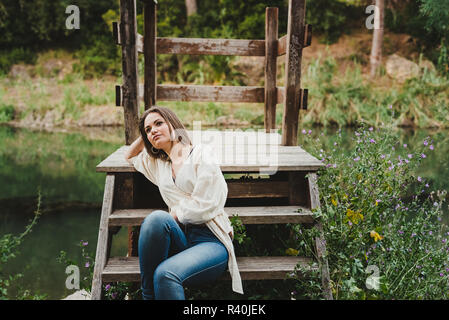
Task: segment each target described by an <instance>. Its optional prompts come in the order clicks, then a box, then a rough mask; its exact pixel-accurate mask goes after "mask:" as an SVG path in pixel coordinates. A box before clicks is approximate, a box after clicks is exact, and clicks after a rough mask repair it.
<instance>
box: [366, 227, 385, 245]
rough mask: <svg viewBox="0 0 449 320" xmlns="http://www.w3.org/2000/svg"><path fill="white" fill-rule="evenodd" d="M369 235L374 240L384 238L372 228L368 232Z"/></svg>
mask: <svg viewBox="0 0 449 320" xmlns="http://www.w3.org/2000/svg"><path fill="white" fill-rule="evenodd" d="M369 236H370V237H371V238H373V239H374V242H377V241H379V240H382V239H383V238H384V237H382V236H381V235H380V234H378V233H377V232H376V231H374V230H371V232H370V233H369Z"/></svg>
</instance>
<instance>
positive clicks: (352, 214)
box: [346, 208, 363, 224]
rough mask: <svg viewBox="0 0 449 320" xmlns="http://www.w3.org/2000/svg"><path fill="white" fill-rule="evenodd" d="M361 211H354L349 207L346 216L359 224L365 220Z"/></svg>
mask: <svg viewBox="0 0 449 320" xmlns="http://www.w3.org/2000/svg"><path fill="white" fill-rule="evenodd" d="M360 212H361V211H360V210H357V211H354V210H351V209H349V208H348V209H347V210H346V217H347V218H348V219H349V220H350V222H352V223H355V224H358V223H359V222H360V221H363V214H361V213H360Z"/></svg>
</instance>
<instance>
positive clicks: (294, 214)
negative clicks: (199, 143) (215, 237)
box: [109, 206, 315, 227]
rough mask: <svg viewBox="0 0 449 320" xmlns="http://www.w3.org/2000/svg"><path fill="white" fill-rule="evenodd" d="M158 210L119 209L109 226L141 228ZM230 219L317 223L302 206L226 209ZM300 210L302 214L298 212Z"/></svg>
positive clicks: (269, 222) (115, 211) (112, 216)
mask: <svg viewBox="0 0 449 320" xmlns="http://www.w3.org/2000/svg"><path fill="white" fill-rule="evenodd" d="M159 209H160V210H165V211H167V210H168V209H167V208H157V209H117V210H114V212H113V213H112V214H111V215H110V216H109V226H128V227H130V226H140V225H141V224H142V222H143V220H144V219H145V217H147V216H148V215H149V214H151V213H152V212H153V211H155V210H159ZM224 209H225V212H226V213H227V214H228V216H229V217H232V216H234V215H236V216H239V217H240V219H241V220H242V222H243V223H244V224H284V223H301V224H313V223H314V222H315V220H314V218H313V214H312V212H311V211H310V210H309V209H307V208H306V207H302V206H261V207H259V206H257V207H256V206H254V207H253V206H251V207H225V208H224ZM298 210H300V211H301V212H298Z"/></svg>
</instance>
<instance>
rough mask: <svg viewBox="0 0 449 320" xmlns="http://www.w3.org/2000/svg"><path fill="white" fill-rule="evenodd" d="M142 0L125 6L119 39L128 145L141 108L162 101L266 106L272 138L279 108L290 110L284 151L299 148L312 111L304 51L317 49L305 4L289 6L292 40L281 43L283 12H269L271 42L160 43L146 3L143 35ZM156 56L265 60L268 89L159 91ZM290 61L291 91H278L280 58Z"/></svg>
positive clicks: (151, 6)
mask: <svg viewBox="0 0 449 320" xmlns="http://www.w3.org/2000/svg"><path fill="white" fill-rule="evenodd" d="M135 1H136V0H121V1H120V7H121V8H120V13H121V15H120V19H121V22H120V23H117V22H114V23H113V34H114V37H115V41H116V43H117V44H118V45H121V46H122V61H123V62H122V63H123V84H122V85H121V86H116V105H117V106H123V107H124V111H125V136H126V144H130V143H131V142H132V141H134V139H135V138H137V135H138V130H137V122H138V104H139V101H141V100H143V101H144V104H145V109H148V108H149V107H151V106H152V105H155V104H156V101H212V102H243V103H264V123H265V129H266V132H270V129H275V125H276V105H277V104H283V105H284V113H283V120H282V145H296V141H297V133H298V117H299V110H300V109H305V110H306V109H307V99H308V90H307V89H301V59H302V49H303V48H305V47H307V46H309V45H310V44H311V39H312V26H310V25H305V24H304V20H305V10H306V7H305V0H289V9H288V26H287V34H286V35H285V36H283V37H281V38H279V39H278V8H266V18H265V40H240V39H199V38H159V37H157V36H156V10H157V6H156V4H155V2H154V1H152V0H146V1H143V2H144V31H145V34H144V35H141V34H138V33H137V27H136V26H137V23H136V3H135ZM139 53H142V54H144V60H145V64H144V66H145V71H144V83H143V85H141V84H139V83H138V72H137V65H138V63H137V61H138V54H139ZM156 54H189V55H232V56H264V57H265V61H264V68H265V69H264V70H265V84H264V86H263V87H262V86H205V85H157V79H156V76H157V71H156ZM283 55H285V81H284V82H285V86H284V87H277V86H276V72H277V57H279V56H283Z"/></svg>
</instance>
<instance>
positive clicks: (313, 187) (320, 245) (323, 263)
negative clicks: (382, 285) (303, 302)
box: [308, 172, 333, 300]
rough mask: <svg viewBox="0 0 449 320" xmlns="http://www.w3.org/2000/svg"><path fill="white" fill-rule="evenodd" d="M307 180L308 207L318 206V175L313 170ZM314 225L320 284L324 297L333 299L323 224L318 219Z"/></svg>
mask: <svg viewBox="0 0 449 320" xmlns="http://www.w3.org/2000/svg"><path fill="white" fill-rule="evenodd" d="M308 180H309V196H310V199H309V201H310V209H315V208H318V207H320V194H319V191H318V184H317V181H318V176H317V174H316V173H315V172H310V173H309V174H308ZM315 227H316V228H317V230H318V232H319V236H318V237H316V238H315V247H316V252H317V256H318V263H319V264H320V268H321V285H322V286H323V294H324V298H325V299H327V300H333V296H332V290H331V287H330V275H329V263H328V260H327V256H326V241H325V239H324V234H323V226H322V224H321V221H320V220H319V219H318V220H317V222H316V224H315Z"/></svg>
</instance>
